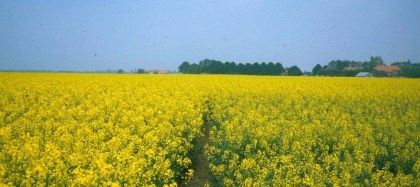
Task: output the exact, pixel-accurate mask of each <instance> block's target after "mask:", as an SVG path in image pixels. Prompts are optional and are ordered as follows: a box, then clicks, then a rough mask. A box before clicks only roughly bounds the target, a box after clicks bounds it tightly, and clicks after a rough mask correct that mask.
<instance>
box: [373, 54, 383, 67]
mask: <svg viewBox="0 0 420 187" xmlns="http://www.w3.org/2000/svg"><path fill="white" fill-rule="evenodd" d="M378 65H384V60H382V57H380V56H375V57H373V56H372V57H370V61H369V68H371V69H373V68H374V67H375V66H378Z"/></svg>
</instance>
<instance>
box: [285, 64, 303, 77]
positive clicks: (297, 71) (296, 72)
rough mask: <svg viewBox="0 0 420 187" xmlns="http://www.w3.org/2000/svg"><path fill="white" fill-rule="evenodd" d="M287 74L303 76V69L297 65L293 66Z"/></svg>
mask: <svg viewBox="0 0 420 187" xmlns="http://www.w3.org/2000/svg"><path fill="white" fill-rule="evenodd" d="M287 75H289V76H301V75H303V72H302V70H300V68H299V67H297V66H292V67H290V68H289V69H288V70H287Z"/></svg>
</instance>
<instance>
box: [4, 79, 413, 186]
mask: <svg viewBox="0 0 420 187" xmlns="http://www.w3.org/2000/svg"><path fill="white" fill-rule="evenodd" d="M0 91H1V93H2V94H1V95H0V184H6V185H9V186H45V185H51V186H177V185H178V184H180V183H181V182H185V181H188V180H189V178H191V177H192V176H193V174H194V170H193V169H192V168H191V165H192V163H191V160H190V158H189V157H188V156H189V153H190V151H191V150H192V148H193V146H194V145H193V142H194V141H193V140H194V139H196V138H197V137H199V136H203V130H204V129H210V132H209V137H210V143H209V144H208V145H207V146H206V147H205V152H206V155H207V158H208V160H209V161H210V169H211V172H212V174H213V175H214V176H215V179H216V181H215V183H212V184H213V185H217V186H303V185H305V186H378V185H379V186H416V184H420V181H419V177H420V176H419V174H420V161H419V158H418V155H420V110H419V108H420V82H419V81H418V80H415V79H386V78H384V79H358V78H326V77H268V76H267V77H259V76H228V75H225V76H221V75H220V76H219V75H107V74H57V73H0ZM205 121H207V122H205ZM203 125H209V126H210V128H207V127H203ZM207 185H208V183H207Z"/></svg>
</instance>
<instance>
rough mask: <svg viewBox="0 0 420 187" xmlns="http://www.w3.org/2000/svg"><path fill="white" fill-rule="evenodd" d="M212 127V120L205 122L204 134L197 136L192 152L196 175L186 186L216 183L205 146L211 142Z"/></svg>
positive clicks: (191, 157)
mask: <svg viewBox="0 0 420 187" xmlns="http://www.w3.org/2000/svg"><path fill="white" fill-rule="evenodd" d="M210 128H211V122H205V123H204V124H203V131H204V135H203V136H202V137H199V138H197V140H196V142H195V145H194V149H193V150H192V152H191V156H190V159H191V161H192V168H193V169H194V175H193V176H192V178H191V179H190V181H189V182H188V184H186V185H185V186H186V187H201V186H211V184H213V183H214V178H213V176H212V174H211V171H210V163H209V161H208V160H207V158H206V155H205V148H204V147H205V146H206V145H207V144H208V143H209V142H210V138H209V131H210Z"/></svg>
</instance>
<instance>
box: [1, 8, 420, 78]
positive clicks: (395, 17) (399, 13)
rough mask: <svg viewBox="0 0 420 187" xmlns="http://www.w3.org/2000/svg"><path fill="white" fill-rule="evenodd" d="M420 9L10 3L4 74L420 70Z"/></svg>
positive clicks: (4, 18)
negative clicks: (207, 68) (408, 66)
mask: <svg viewBox="0 0 420 187" xmlns="http://www.w3.org/2000/svg"><path fill="white" fill-rule="evenodd" d="M419 20H420V1H417V0H412V1H410V0H402V1H397V0H392V1H389V0H352V1H341V0H339V1H328V0H319V1H315V0H310V1H293V0H290V1H275V0H274V1H252V0H251V1H244V0H237V1H222V0H214V1H170V0H169V1H124V0H120V1H96V0H91V1H83V0H72V1H61V0H45V1H12V0H5V1H2V4H1V5H0V23H1V24H0V70H42V69H44V70H71V71H96V70H107V69H111V70H116V69H120V68H122V69H124V70H125V71H129V70H134V69H137V68H143V69H150V68H157V69H169V70H177V67H178V66H179V65H180V64H181V63H182V62H183V61H189V62H190V63H198V62H199V61H200V60H203V59H206V58H207V59H215V60H220V61H223V62H225V61H234V62H236V63H248V62H249V63H254V62H280V63H282V64H283V66H286V67H290V66H292V65H297V66H299V67H300V68H301V69H302V70H307V71H311V70H312V68H313V67H314V66H315V65H316V64H318V63H319V64H322V65H325V64H328V62H330V61H331V60H335V59H341V60H356V61H367V60H369V58H370V56H381V57H382V58H383V59H384V61H385V63H387V64H390V63H392V62H395V61H405V60H408V59H410V60H411V61H412V62H420V21H419Z"/></svg>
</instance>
